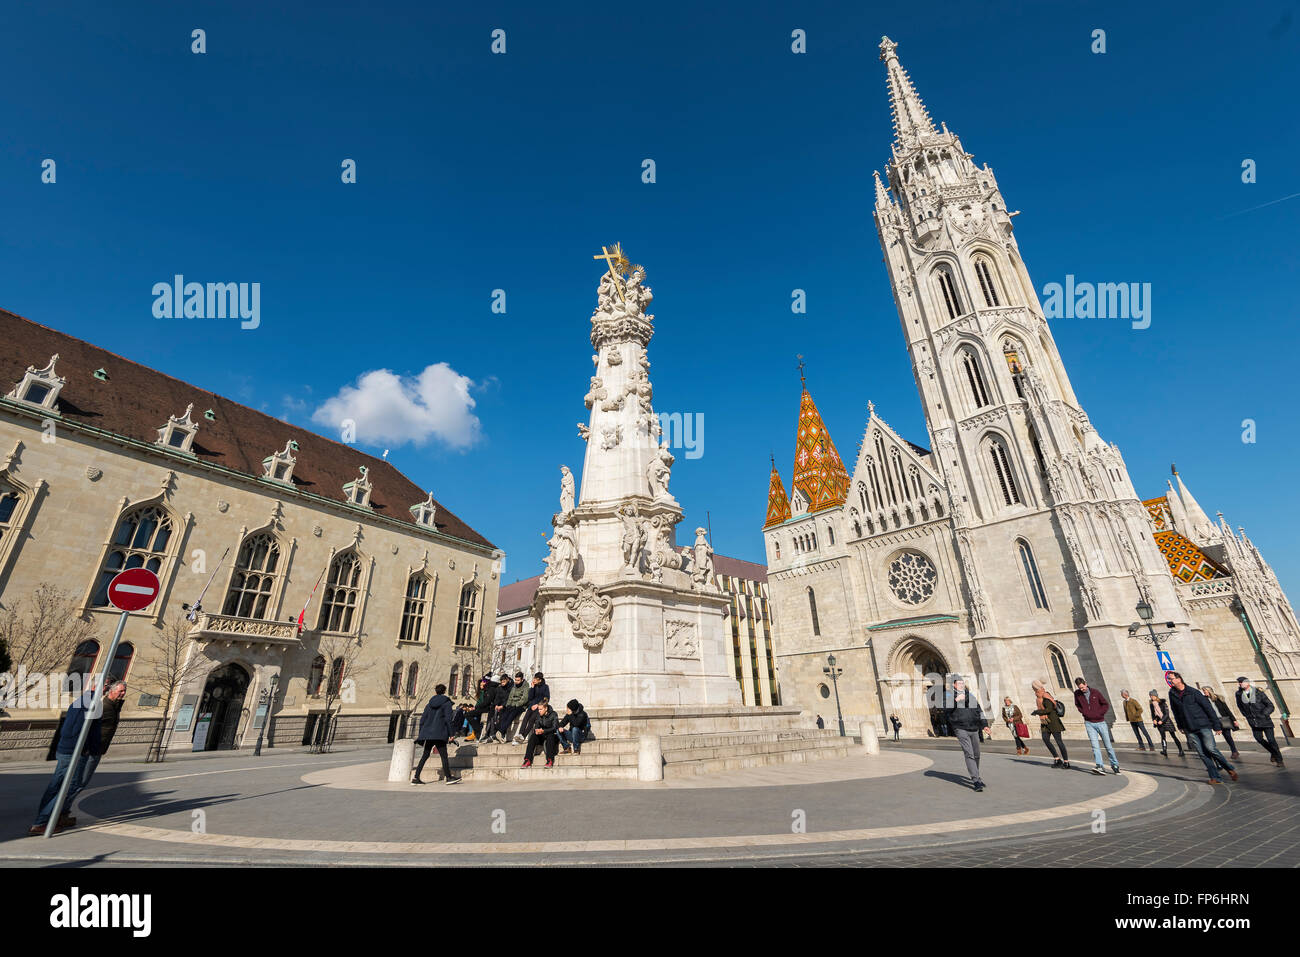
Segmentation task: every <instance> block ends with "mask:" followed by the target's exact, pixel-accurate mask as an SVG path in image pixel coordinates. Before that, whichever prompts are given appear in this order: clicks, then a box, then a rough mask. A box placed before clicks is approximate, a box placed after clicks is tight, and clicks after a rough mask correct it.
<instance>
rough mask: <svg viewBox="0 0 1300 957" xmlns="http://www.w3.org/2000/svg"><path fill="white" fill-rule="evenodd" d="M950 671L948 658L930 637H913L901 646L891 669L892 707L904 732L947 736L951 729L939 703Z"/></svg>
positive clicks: (896, 652)
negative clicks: (934, 644) (925, 639)
mask: <svg viewBox="0 0 1300 957" xmlns="http://www.w3.org/2000/svg"><path fill="white" fill-rule="evenodd" d="M950 671H951V669H950V668H949V667H948V661H947V659H945V658H944V656H943V655H942V654H940V653H939V650H938V649H937V648H935V647H934V646H933V645H931V644H930V643H929V642H927V641H922V640H921V639H919V638H913V639H909V640H907V641H905V642H903V643H902V644H901V645H899V646H898V648H897V650H896V651H895V652H894V655H893V661H892V662H891V665H890V669H889V673H890V675H891V678H890V695H891V698H892V701H891V704H890V709H891V711H892V712H893V713H895V714H897V715H898V718H899V720H900V721H901V722H902V723H903V729H902V733H903V734H906V735H910V736H913V737H945V736H947V735H949V734H951V733H952V730H951V729H950V728H948V727H947V721H946V720H945V719H944V715H943V711H942V708H941V707H940V706H941V705H942V703H943V686H944V683H945V682H946V680H947V675H948V674H949V672H950ZM931 705H934V707H931Z"/></svg>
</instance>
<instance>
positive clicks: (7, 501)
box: [0, 485, 18, 545]
mask: <svg viewBox="0 0 1300 957" xmlns="http://www.w3.org/2000/svg"><path fill="white" fill-rule="evenodd" d="M17 511H18V493H17V492H15V491H14V490H13V489H11V488H9V487H8V486H6V485H0V545H3V543H4V541H5V539H6V537H7V536H8V535H9V533H10V531H12V530H13V521H14V515H15V513H17Z"/></svg>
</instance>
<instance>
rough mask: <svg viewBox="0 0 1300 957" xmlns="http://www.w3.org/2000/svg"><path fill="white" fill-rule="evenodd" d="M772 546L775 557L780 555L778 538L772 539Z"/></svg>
mask: <svg viewBox="0 0 1300 957" xmlns="http://www.w3.org/2000/svg"><path fill="white" fill-rule="evenodd" d="M772 547H773V548H774V549H776V557H777V558H780V557H781V542H780V540H779V539H775V538H774V539H772Z"/></svg>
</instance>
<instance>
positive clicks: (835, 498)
mask: <svg viewBox="0 0 1300 957" xmlns="http://www.w3.org/2000/svg"><path fill="white" fill-rule="evenodd" d="M793 484H794V488H795V490H797V491H799V492H802V493H803V494H804V497H805V498H806V499H807V500H808V511H810V512H816V511H820V510H821V509H824V508H833V507H835V506H837V505H843V504H844V500H845V498H847V497H848V494H849V473H848V471H847V470H845V468H844V463H843V461H841V460H840V453H839V452H838V451H837V450H836V448H835V443H834V442H832V441H831V436H830V433H829V432H827V431H826V424H825V423H824V422H823V421H822V416H821V413H820V412H818V411H817V405H816V403H814V402H813V400H812V396H811V395H809V394H808V389H807V388H805V389H804V390H803V395H802V396H800V397H799V423H798V426H797V431H796V435H795V445H794V483H793Z"/></svg>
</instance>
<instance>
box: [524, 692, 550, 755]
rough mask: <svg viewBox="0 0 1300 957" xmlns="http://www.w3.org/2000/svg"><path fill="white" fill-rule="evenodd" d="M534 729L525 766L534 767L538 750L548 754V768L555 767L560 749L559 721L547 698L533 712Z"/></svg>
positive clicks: (530, 731)
mask: <svg viewBox="0 0 1300 957" xmlns="http://www.w3.org/2000/svg"><path fill="white" fill-rule="evenodd" d="M533 714H534V716H535V717H534V718H533V727H532V728H530V729H529V733H528V746H527V747H526V748H525V749H524V763H523V766H524V767H526V768H531V767H532V766H533V754H534V753H535V752H536V751H537V749H538V748H541V749H542V750H543V751H545V752H546V766H547V767H548V768H553V767H555V752H556V750H557V749H558V748H559V735H558V734H557V729H558V728H559V720H558V719H557V718H556V717H555V712H554V711H552V710H551V704H550V702H549V701H547V700H546V699H545V698H543V699H542V700H541V701H539V702H538V703H537V710H536V711H535V712H533Z"/></svg>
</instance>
